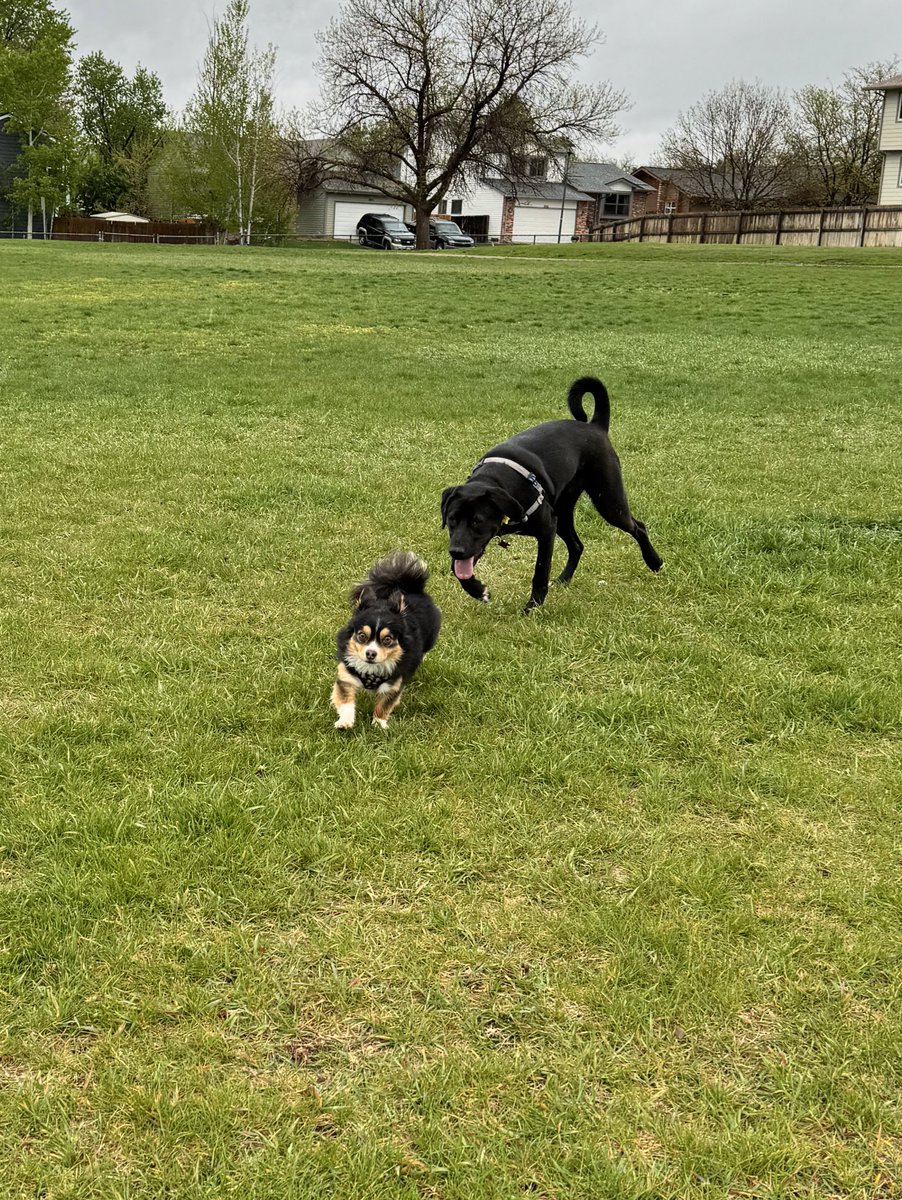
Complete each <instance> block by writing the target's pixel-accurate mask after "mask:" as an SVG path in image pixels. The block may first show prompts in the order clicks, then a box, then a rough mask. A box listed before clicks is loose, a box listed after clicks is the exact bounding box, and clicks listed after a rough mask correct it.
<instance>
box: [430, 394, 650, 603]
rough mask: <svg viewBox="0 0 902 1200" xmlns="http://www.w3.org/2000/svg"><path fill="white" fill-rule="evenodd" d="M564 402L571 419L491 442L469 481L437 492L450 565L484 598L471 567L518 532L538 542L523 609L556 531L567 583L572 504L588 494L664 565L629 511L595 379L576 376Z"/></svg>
mask: <svg viewBox="0 0 902 1200" xmlns="http://www.w3.org/2000/svg"><path fill="white" fill-rule="evenodd" d="M585 392H590V393H591V394H592V396H594V398H595V412H594V414H593V416H592V420H591V422H589V423H586V414H585V411H584V410H583V404H582V398H583V394H584V393H585ZM567 405H568V407H569V409H570V412H571V413H572V414H573V417H574V419H575V421H578V422H582V424H575V423H574V421H547V422H546V423H545V424H544V425H536V426H534V427H533V428H532V429H525V430H524V431H523V432H522V433H518V434H516V435H515V436H514V437H512V438H510V439H509V440H508V441H506V442H502V443H501V445H500V446H495V447H494V449H492V450H490V451H489V452H488V454H487V455H486V456H485V457H484V458H483V459H482V460H481V461H480V462H478V463H477V464H476V466H475V467H474V468H473V471H472V472H471V474H470V478H469V479H468V480H467V482H466V483H464V484H461V485H460V486H459V487H449V488H445V490H444V492H442V525H443V526H445V525H447V526H448V534H449V537H450V547H449V548H450V553H451V565H452V568H453V570H454V574H455V575H456V576H457V578H458V580H459V581H460V584H461V586H462V587H463V589H464V591H466V592H467V593H469V595H471V596H473V597H474V599H476V600H485V601H488V599H489V590H488V588H487V587H486V586H485V585H484V584H483V583H482V582H481V581H480V580H478V579H477V578H476V576H475V575H474V573H473V569H474V567H475V566H476V563H477V562H478V561H479V559H480V558H481V557H482V555H483V554H484V553H485V550H486V547H487V546H488V544H489V542H490V541H491V540H492V538H493V537H495V536H497V535H498V534H499V533H502V532H503V533H504V534H508V533H517V534H523V535H524V536H526V537H534V538H535V539H536V541H537V542H538V553H537V556H536V567H535V573H534V574H533V578H532V595H531V597H530V600H529V603H528V604H527V605H526V609H525V611H526V612H529V611H530V610H531V609H533V608H536V607H537V606H538V605H540V604H543V603H544V601H545V597H546V595H547V594H548V578H549V575H550V574H551V557H552V553H553V550H554V538H555V534H557V536H558V537H559V538H560V539H561V541H562V542H563V543H564V545H565V546H566V547H567V565H566V566H565V567H564V569H563V571H562V572H561V574H560V577H559V579H558V582H559V583H569V582H570V580H571V579H572V577H573V572H574V571H575V570H576V567H577V564H578V563H579V560H580V557H581V555H582V552H583V544H582V542H581V541H580V540H579V537H578V535H577V532H576V530H575V528H574V526H573V509H574V507H575V505H576V502H577V500H578V499H579V497H580V496H581V495H582V493H583V492H586V493H587V494H588V496H589V499H590V500H591V501H592V503H593V504H594V505H595V507H596V509H597V510H598V512H599V513H600V514H601V515H602V516H603V517H604V519H605V520H606V521H608V522H609V523H610V524H611V525H614V526H615V527H616V528H617V529H622V530H624V531H625V532H626V533H628V534H630V535H631V536H632V537H634V538H635V539H636V541H637V542H638V543H639V549H640V550H641V551H642V557H643V558H644V560H645V565H646V566H647V567H649V568H650V569H651V570H652V571H659V570H660V569H661V567H662V565H663V562H662V560H661V558H660V556H659V555H658V553H657V551H656V550H655V548H654V546H652V544H651V542H650V541H649V539H648V533H647V532H646V530H645V526H644V525H643V524H642V522H641V521H637V520H636V519H635V517H634V516H633V515H632V513H631V512H630V509H629V504H628V502H627V499H626V491H625V490H624V487H623V479H622V477H621V474H620V460H619V459H618V457H617V454H616V453H615V451H614V447H613V446H612V445H611V443H610V440H609V439H608V425H609V423H610V417H611V406H610V401H609V400H608V393H607V389H606V388H605V386H604V384H603V383H601V382H600V381H599V380H598V379H593V378H591V377H588V378H584V379H577V381H576V382H575V383H574V384H573V386H572V387H571V388H570V392H569V394H568V396H567Z"/></svg>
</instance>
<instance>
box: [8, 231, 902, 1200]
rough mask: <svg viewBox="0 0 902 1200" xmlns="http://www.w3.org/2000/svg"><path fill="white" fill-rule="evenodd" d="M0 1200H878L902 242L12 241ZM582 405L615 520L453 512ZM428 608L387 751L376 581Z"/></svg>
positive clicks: (898, 1154) (890, 1081) (894, 1004)
mask: <svg viewBox="0 0 902 1200" xmlns="http://www.w3.org/2000/svg"><path fill="white" fill-rule="evenodd" d="M0 280H2V284H3V286H2V289H0V329H2V336H0V403H2V420H3V452H2V458H0V469H2V478H3V490H2V496H3V504H2V510H0V511H2V529H0V786H2V791H3V809H2V817H3V828H2V831H0V845H2V847H3V849H2V856H0V881H2V933H3V939H2V944H0V950H2V953H0V989H2V992H0V1003H2V1010H0V1026H2V1034H0V1117H2V1120H0V1164H2V1165H0V1179H2V1188H0V1191H2V1195H3V1197H4V1200H7V1198H8V1200H19V1198H23V1197H39V1196H40V1197H46V1198H47V1200H51V1198H52V1200H63V1198H65V1200H76V1198H77V1200H89V1198H90V1200H101V1198H102V1200H112V1198H122V1200H125V1198H129V1200H131V1198H135V1200H137V1198H142V1200H143V1198H144V1197H167V1198H170V1200H212V1198H214V1197H215V1198H219V1197H228V1196H235V1197H241V1198H242V1200H244V1198H249V1200H307V1198H310V1200H313V1198H314V1197H316V1198H321V1197H332V1196H335V1197H340V1198H342V1200H345V1198H347V1200H354V1198H356V1197H366V1198H370V1197H373V1198H380V1200H381V1198H387V1197H392V1198H395V1197H397V1198H408V1197H409V1198H411V1200H420V1198H424V1200H425V1198H433V1200H489V1198H491V1200H496V1198H498V1200H500V1198H504V1200H508V1198H511V1200H513V1198H515V1197H537V1198H544V1200H587V1198H592V1200H595V1198H596V1197H597V1198H600V1200H608V1198H611V1200H639V1198H640V1197H644V1198H646V1200H664V1198H673V1200H714V1198H718V1200H719V1198H727V1197H755V1198H774V1200H775V1198H777V1197H780V1198H782V1197H787V1198H789V1197H792V1198H808V1200H815V1198H817V1200H821V1198H823V1197H861V1198H865V1197H874V1198H877V1197H891V1196H896V1195H899V1194H900V1192H902V1183H900V1178H902V1126H900V1102H899V1096H900V1090H899V1089H900V1078H899V1075H900V1072H899V1064H900V1012H902V1005H900V995H899V992H900V972H899V963H900V953H902V945H900V942H902V938H900V909H899V894H900V871H899V821H898V794H899V779H900V761H899V753H898V752H899V740H898V739H899V733H900V726H899V718H900V707H902V690H900V683H899V661H898V658H899V656H898V649H899V628H900V604H899V596H900V583H902V570H900V560H902V554H900V551H902V518H900V512H902V503H900V473H899V463H900V461H902V434H900V422H899V417H900V412H899V409H900V404H899V395H900V392H899V388H900V379H902V340H900V338H899V330H898V318H897V313H896V308H897V307H898V297H899V294H900V286H902V256H900V252H899V251H886V252H881V251H863V252H830V251H826V252H822V253H820V252H816V251H811V250H808V251H799V250H792V249H785V250H776V249H774V250H767V249H757V248H748V249H745V248H737V249H732V248H730V247H701V248H684V247H655V246H617V247H562V248H557V247H554V248H549V249H538V250H533V249H532V248H523V249H514V250H510V251H505V250H497V249H496V250H491V251H486V252H485V253H478V254H474V255H471V256H463V255H461V256H452V255H422V256H421V255H417V256H414V255H410V256H402V255H397V256H387V255H380V254H376V253H364V252H361V251H357V250H346V251H336V252H334V253H329V254H323V253H321V252H319V251H318V250H315V249H313V250H297V251H291V250H285V251H277V250H250V251H246V250H245V251H242V250H238V249H234V248H233V249H221V250H220V249H206V248H205V249H201V248H193V249H181V248H159V249H156V248H140V247H130V246H95V245H90V246H80V245H66V244H60V245H53V246H43V245H33V246H27V245H24V244H6V245H4V244H0ZM584 372H592V373H598V374H600V375H601V376H602V378H604V380H605V381H606V382H607V383H608V385H609V387H610V389H611V393H612V398H613V422H612V433H613V438H614V441H615V445H616V446H617V448H618V450H619V451H620V454H621V457H622V459H623V462H624V470H625V477H626V482H627V487H628V490H629V492H630V496H631V500H632V503H633V508H634V511H635V512H636V513H637V514H638V515H639V516H640V517H641V518H643V519H644V520H645V521H646V522H647V524H648V527H649V531H650V534H651V537H652V539H653V541H654V543H655V545H656V546H657V548H658V549H659V550H660V551H661V553H662V554H663V556H664V558H665V560H666V567H665V570H664V571H663V572H662V573H661V575H660V576H657V577H655V576H653V575H652V574H651V573H650V572H648V571H647V570H646V569H645V568H644V567H643V565H642V562H641V559H640V556H639V553H638V551H637V549H636V547H635V546H634V544H633V543H632V542H631V541H630V539H628V538H626V537H625V536H624V535H622V534H620V533H617V532H615V531H614V530H611V529H609V528H608V527H607V526H604V525H603V524H602V522H601V521H600V520H599V519H598V518H597V517H596V516H595V515H594V513H592V512H591V510H589V509H588V507H587V506H585V504H584V503H583V504H582V505H581V506H580V510H579V512H578V519H577V526H578V528H579V529H580V532H581V533H582V534H583V540H584V541H585V542H586V547H587V549H586V554H585V556H584V558H583V562H582V565H581V567H580V570H579V572H578V574H577V576H576V578H575V580H574V582H573V584H572V585H571V587H570V588H569V589H567V590H563V589H554V590H552V593H551V594H550V596H549V599H548V602H547V604H546V606H545V608H544V609H543V610H542V611H540V612H538V613H536V614H534V616H533V617H531V618H529V619H526V618H523V617H521V616H520V615H519V614H520V609H521V607H522V605H523V603H524V601H525V600H526V598H527V595H528V586H529V579H530V574H531V554H532V543H529V542H525V541H524V542H519V543H516V542H515V544H514V545H513V546H512V548H511V549H510V550H509V551H507V553H505V552H504V551H502V550H501V549H493V550H492V551H491V552H490V554H489V555H488V556H487V558H486V560H485V564H484V565H485V569H484V571H483V570H481V571H480V574H481V575H482V576H483V578H485V580H486V582H488V583H489V585H490V586H491V587H492V590H493V594H494V596H495V602H494V603H493V604H492V605H491V606H488V607H486V606H483V605H478V604H475V603H474V602H472V601H471V600H469V599H468V598H467V597H466V596H465V595H464V594H463V592H462V591H461V590H460V589H459V588H458V587H457V585H456V584H455V582H454V581H453V580H452V579H451V577H450V575H449V574H448V572H447V567H446V559H445V554H446V539H445V535H444V534H443V533H442V531H441V529H440V527H439V514H438V496H439V493H440V491H441V489H442V488H443V487H444V486H446V485H447V484H449V483H453V482H457V481H460V480H462V479H463V478H464V477H465V476H466V474H467V472H468V470H469V468H470V466H471V465H472V464H473V463H474V462H475V461H476V459H477V458H478V457H479V455H480V454H481V453H482V451H484V450H485V449H486V448H487V447H488V446H490V445H492V444H493V443H494V442H495V441H497V440H499V439H500V438H501V437H503V436H504V435H506V434H507V433H509V432H513V431H514V430H516V429H518V428H520V427H523V426H525V425H528V424H530V423H533V422H537V421H541V420H545V419H549V418H554V417H560V416H563V415H564V414H565V406H564V397H565V393H566V388H567V386H568V385H569V383H570V382H571V381H572V379H573V378H575V377H576V376H577V375H579V374H582V373H584ZM395 547H410V548H412V549H415V550H417V551H419V552H420V553H422V554H423V555H424V556H425V557H426V558H427V559H428V560H429V561H430V563H431V564H432V565H433V568H434V579H433V593H434V595H435V597H436V599H437V600H438V602H439V603H440V605H441V606H442V608H443V610H444V614H445V627H444V632H443V635H442V638H441V640H440V642H439V644H438V647H437V648H436V649H435V651H434V652H433V653H432V654H431V655H430V656H429V658H428V659H427V661H426V664H425V665H424V668H423V669H422V671H421V674H420V675H419V676H418V678H417V680H416V682H415V683H414V685H413V686H411V688H410V689H409V690H408V691H407V692H406V693H405V696H404V699H403V701H402V704H401V706H400V708H399V710H398V712H397V714H396V716H395V717H394V718H393V727H392V729H391V730H390V732H389V733H388V734H387V735H386V734H383V733H381V732H380V731H378V730H374V729H373V728H371V727H370V725H369V724H368V722H363V723H360V724H359V726H358V728H357V729H356V730H355V731H354V733H353V734H352V735H351V736H349V737H341V736H340V735H338V734H336V733H335V731H334V730H333V728H332V721H333V718H334V714H332V712H331V710H330V709H329V707H328V694H329V689H330V686H331V682H332V676H333V670H334V664H333V657H332V656H333V637H334V631H335V629H336V628H337V627H338V625H339V624H340V623H341V622H342V621H343V620H344V619H345V609H344V596H345V593H346V591H347V589H348V587H349V585H350V583H351V582H352V581H353V580H354V579H355V578H356V577H357V576H358V575H359V574H360V573H361V572H363V571H364V570H365V569H366V568H367V567H368V566H369V565H370V563H371V562H372V561H373V559H374V558H375V557H377V556H378V555H380V554H381V553H383V552H385V551H387V550H390V549H392V548H395Z"/></svg>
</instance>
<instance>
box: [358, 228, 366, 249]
mask: <svg viewBox="0 0 902 1200" xmlns="http://www.w3.org/2000/svg"><path fill="white" fill-rule="evenodd" d="M357 241H358V242H359V243H360V245H361V246H366V242H367V237H366V230H365V229H358V230H357Z"/></svg>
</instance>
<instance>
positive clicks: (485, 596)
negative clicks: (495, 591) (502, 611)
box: [479, 587, 492, 604]
mask: <svg viewBox="0 0 902 1200" xmlns="http://www.w3.org/2000/svg"><path fill="white" fill-rule="evenodd" d="M479 600H480V601H481V602H482V603H483V604H491V602H492V593H491V592H490V591H489V589H488V588H487V587H484V588H483V589H482V595H481V596H480V597H479Z"/></svg>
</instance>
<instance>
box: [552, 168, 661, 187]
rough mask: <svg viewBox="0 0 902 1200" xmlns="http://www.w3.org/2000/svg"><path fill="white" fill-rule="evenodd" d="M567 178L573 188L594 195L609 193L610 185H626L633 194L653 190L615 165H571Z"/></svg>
mask: <svg viewBox="0 0 902 1200" xmlns="http://www.w3.org/2000/svg"><path fill="white" fill-rule="evenodd" d="M567 178H568V179H569V180H570V181H571V183H572V184H573V185H574V187H578V188H581V189H582V190H583V191H584V192H593V193H595V194H596V195H597V194H598V193H599V192H607V191H609V190H610V187H611V184H612V183H628V184H629V185H630V187H631V188H632V189H633V191H635V192H652V191H654V188H652V187H649V185H648V184H647V183H643V182H642V180H641V179H637V178H636V176H635V175H630V174H629V172H628V171H624V170H623V168H622V167H618V166H617V165H616V163H605V162H575V163H571V164H570V166H569V167H568V168H567Z"/></svg>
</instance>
